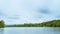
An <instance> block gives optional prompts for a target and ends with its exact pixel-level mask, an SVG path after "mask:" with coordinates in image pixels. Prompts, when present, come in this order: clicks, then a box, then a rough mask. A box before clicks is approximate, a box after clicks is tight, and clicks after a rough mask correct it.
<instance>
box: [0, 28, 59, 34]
mask: <svg viewBox="0 0 60 34" xmlns="http://www.w3.org/2000/svg"><path fill="white" fill-rule="evenodd" d="M0 34H60V27H13V28H12V27H11V28H0Z"/></svg>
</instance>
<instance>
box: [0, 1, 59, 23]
mask: <svg viewBox="0 0 60 34" xmlns="http://www.w3.org/2000/svg"><path fill="white" fill-rule="evenodd" d="M54 19H60V0H0V20H4V21H5V24H23V23H40V22H44V21H49V20H54Z"/></svg>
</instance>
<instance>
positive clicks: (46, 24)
mask: <svg viewBox="0 0 60 34" xmlns="http://www.w3.org/2000/svg"><path fill="white" fill-rule="evenodd" d="M6 27H60V20H52V21H48V22H42V23H35V24H32V23H29V24H27V23H24V24H14V25H6Z"/></svg>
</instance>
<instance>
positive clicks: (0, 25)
mask: <svg viewBox="0 0 60 34" xmlns="http://www.w3.org/2000/svg"><path fill="white" fill-rule="evenodd" d="M3 27H4V21H3V20H1V21H0V28H3Z"/></svg>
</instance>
